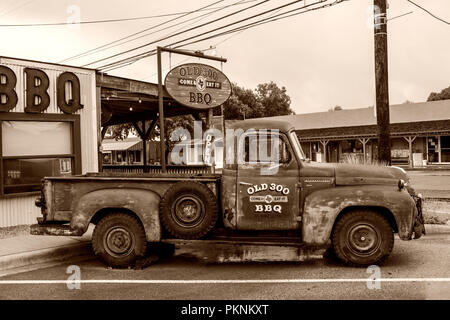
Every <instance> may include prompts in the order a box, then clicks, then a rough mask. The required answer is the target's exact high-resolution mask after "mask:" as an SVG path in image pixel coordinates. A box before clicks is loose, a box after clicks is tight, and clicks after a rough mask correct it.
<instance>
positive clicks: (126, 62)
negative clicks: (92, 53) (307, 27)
mask: <svg viewBox="0 0 450 320" xmlns="http://www.w3.org/2000/svg"><path fill="white" fill-rule="evenodd" d="M326 1H327V0H321V1H318V2H315V3H311V4H309V5H305V6H303V7H301V8H296V9H293V10H290V11H288V12H284V13H281V14H278V15H276V16H275V17H272V18H271V17H268V18H264V19H261V20H259V21H256V22H253V23H250V24H247V25H245V26H240V27H237V28H235V29H231V30H227V31H223V32H221V33H218V34H214V35H211V36H208V37H205V38H202V39H199V40H194V41H192V42H189V43H186V44H183V45H179V46H177V47H174V48H181V47H184V46H187V45H191V44H195V43H198V42H202V41H206V40H210V39H213V38H216V37H221V36H224V35H227V34H231V33H235V32H242V31H245V30H247V29H250V28H253V27H256V26H259V25H263V24H266V23H270V22H274V21H277V20H281V19H286V18H289V17H293V16H297V15H300V14H303V13H306V12H310V11H314V10H319V9H323V8H326V7H331V6H334V5H336V4H339V3H342V2H345V1H349V0H335V1H334V2H332V3H330V4H325V5H322V6H319V7H315V8H310V9H307V10H304V11H301V12H297V13H293V14H290V15H287V14H288V13H291V12H293V11H298V10H300V9H304V8H306V7H310V6H312V5H317V4H319V3H322V2H326ZM198 36H200V35H198ZM198 36H196V37H198ZM191 38H192V37H191ZM184 41H187V39H184V40H181V41H178V42H177V43H179V42H184ZM172 45H173V44H170V45H169V46H172ZM155 54H156V49H153V50H150V51H148V52H145V53H142V54H140V55H136V56H133V57H129V58H127V59H123V60H120V61H117V62H115V63H111V64H109V65H106V66H102V67H100V68H99V69H101V70H103V68H107V69H109V68H112V67H114V69H118V68H120V67H124V66H126V65H130V64H132V63H134V62H136V61H138V60H141V59H143V58H146V57H149V56H152V55H155ZM110 70H111V69H109V71H110Z"/></svg>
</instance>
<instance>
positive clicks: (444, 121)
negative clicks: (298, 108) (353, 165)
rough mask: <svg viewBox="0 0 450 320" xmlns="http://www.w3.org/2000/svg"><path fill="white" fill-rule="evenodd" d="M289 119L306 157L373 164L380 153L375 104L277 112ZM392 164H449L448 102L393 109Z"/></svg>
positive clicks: (286, 119)
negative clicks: (346, 107)
mask: <svg viewBox="0 0 450 320" xmlns="http://www.w3.org/2000/svg"><path fill="white" fill-rule="evenodd" d="M266 119H273V120H283V121H288V122H290V123H291V124H292V125H293V126H294V127H295V131H296V133H297V136H298V138H299V140H300V142H301V145H302V148H303V151H304V152H305V154H306V156H307V157H308V158H310V159H311V160H313V161H318V162H343V161H353V162H360V163H364V162H366V163H367V162H371V161H373V160H376V159H377V157H378V150H377V124H376V123H377V122H376V117H375V111H374V108H373V107H369V108H360V109H343V110H336V111H328V112H317V113H309V114H298V115H289V116H278V117H271V118H266ZM390 123H391V156H392V163H393V164H404V165H410V166H424V165H426V164H427V163H428V164H431V163H437V164H443V163H450V100H443V101H433V102H423V103H408V104H401V105H392V106H391V107H390Z"/></svg>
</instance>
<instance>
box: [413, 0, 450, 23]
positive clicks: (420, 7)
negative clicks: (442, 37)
mask: <svg viewBox="0 0 450 320" xmlns="http://www.w3.org/2000/svg"><path fill="white" fill-rule="evenodd" d="M406 1H408V2H409V3H412V4H413V5H415V6H416V7H418V8H419V9H421V10H423V11H425V12H426V13H428V14H429V15H430V16H432V17H433V18H435V19H437V20H439V21H441V22H443V23H445V24H447V25H450V22H448V21H445V20H444V19H442V18H439V17H438V16H436V15H435V14H433V13H431V12H430V11H428V10H427V9H425V8H424V7H422V6H420V5H418V4H417V3H415V2H413V1H411V0H406Z"/></svg>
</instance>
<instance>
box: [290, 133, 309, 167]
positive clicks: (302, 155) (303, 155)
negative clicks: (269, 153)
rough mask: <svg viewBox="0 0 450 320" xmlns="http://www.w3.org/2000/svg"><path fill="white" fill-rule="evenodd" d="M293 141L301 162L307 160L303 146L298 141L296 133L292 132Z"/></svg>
mask: <svg viewBox="0 0 450 320" xmlns="http://www.w3.org/2000/svg"><path fill="white" fill-rule="evenodd" d="M291 140H292V144H293V145H294V149H295V153H296V154H297V155H298V157H299V158H300V160H305V159H306V158H305V154H304V153H303V150H302V146H301V145H300V142H299V141H298V138H297V135H296V134H295V132H294V131H291Z"/></svg>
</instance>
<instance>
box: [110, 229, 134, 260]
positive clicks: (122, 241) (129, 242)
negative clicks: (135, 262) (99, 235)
mask: <svg viewBox="0 0 450 320" xmlns="http://www.w3.org/2000/svg"><path fill="white" fill-rule="evenodd" d="M104 242H105V249H106V251H107V252H108V253H109V254H110V255H112V256H115V257H124V256H128V255H129V254H130V253H131V252H132V251H133V247H134V237H133V234H132V233H130V232H129V231H128V230H126V229H125V228H122V227H115V228H111V229H110V230H108V232H107V233H106V237H105V241H104Z"/></svg>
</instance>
